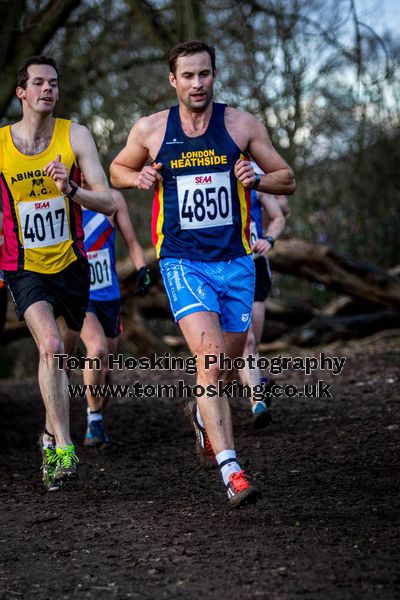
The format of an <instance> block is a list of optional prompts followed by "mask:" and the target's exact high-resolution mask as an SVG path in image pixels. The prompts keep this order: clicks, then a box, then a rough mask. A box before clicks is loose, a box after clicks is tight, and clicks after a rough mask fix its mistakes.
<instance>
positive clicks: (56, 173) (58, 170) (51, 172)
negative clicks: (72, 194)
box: [44, 154, 71, 194]
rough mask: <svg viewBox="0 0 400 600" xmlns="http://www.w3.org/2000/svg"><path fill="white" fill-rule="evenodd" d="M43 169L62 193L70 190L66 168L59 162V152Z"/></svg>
mask: <svg viewBox="0 0 400 600" xmlns="http://www.w3.org/2000/svg"><path fill="white" fill-rule="evenodd" d="M44 171H45V173H46V175H48V177H51V178H52V180H53V181H54V183H55V184H56V186H57V187H58V189H59V190H60V192H61V193H62V194H65V193H66V192H68V191H71V190H69V187H70V185H69V177H68V169H67V167H66V166H65V165H64V163H62V162H61V154H58V155H57V158H56V159H55V160H52V161H51V162H49V164H48V165H46V166H45V168H44Z"/></svg>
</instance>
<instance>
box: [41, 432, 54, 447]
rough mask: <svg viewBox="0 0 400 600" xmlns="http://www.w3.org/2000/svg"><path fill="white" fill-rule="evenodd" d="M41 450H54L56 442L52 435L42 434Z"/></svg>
mask: <svg viewBox="0 0 400 600" xmlns="http://www.w3.org/2000/svg"><path fill="white" fill-rule="evenodd" d="M42 444H43V448H55V447H56V440H55V438H54V436H53V435H49V434H48V433H44V434H43V437H42Z"/></svg>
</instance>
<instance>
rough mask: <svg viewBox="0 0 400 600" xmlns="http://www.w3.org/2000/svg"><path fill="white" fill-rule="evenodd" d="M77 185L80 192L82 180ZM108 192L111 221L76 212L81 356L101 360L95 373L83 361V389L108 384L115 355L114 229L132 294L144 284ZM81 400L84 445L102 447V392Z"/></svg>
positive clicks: (138, 251)
mask: <svg viewBox="0 0 400 600" xmlns="http://www.w3.org/2000/svg"><path fill="white" fill-rule="evenodd" d="M82 187H83V188H84V189H86V183H85V180H84V178H82ZM111 191H112V195H113V198H114V200H115V203H116V209H115V211H114V213H113V214H112V215H111V217H106V216H105V215H103V214H101V213H98V212H95V211H93V210H83V213H82V217H83V230H84V234H85V250H86V252H87V257H88V260H89V266H90V298H89V304H88V308H87V310H86V317H85V320H84V322H83V327H82V331H81V340H82V341H83V343H84V345H85V348H86V356H87V358H93V359H99V360H100V361H101V369H96V368H89V365H88V363H87V362H86V363H85V369H84V371H83V381H84V383H85V384H86V385H87V386H89V385H104V384H105V383H109V380H110V372H109V369H108V356H109V354H114V353H115V352H116V349H117V344H118V336H119V334H120V333H121V330H122V328H121V316H120V312H121V300H120V298H121V294H120V289H119V283H118V277H117V272H116V264H115V263H116V259H115V237H116V236H115V234H116V229H118V230H119V231H120V233H121V235H122V239H123V240H124V242H125V245H126V248H127V250H128V253H129V256H130V258H131V260H132V263H133V264H134V266H135V268H136V269H137V270H138V275H137V288H136V290H135V293H136V294H138V295H140V296H145V295H146V294H147V293H148V290H149V285H150V275H149V269H148V267H147V265H146V259H145V255H144V252H143V248H142V247H141V245H140V244H139V242H138V241H137V239H136V235H135V232H134V230H133V227H132V223H131V219H130V217H129V212H128V207H127V205H126V202H125V199H124V197H123V195H122V194H121V193H120V192H118V191H117V190H111ZM86 400H87V430H86V436H85V441H84V444H85V446H92V447H102V446H107V445H109V443H110V439H109V437H108V435H107V434H106V432H105V429H104V422H103V413H104V409H105V407H106V403H107V400H108V394H107V395H104V396H94V395H93V394H92V393H91V392H90V389H88V388H87V392H86Z"/></svg>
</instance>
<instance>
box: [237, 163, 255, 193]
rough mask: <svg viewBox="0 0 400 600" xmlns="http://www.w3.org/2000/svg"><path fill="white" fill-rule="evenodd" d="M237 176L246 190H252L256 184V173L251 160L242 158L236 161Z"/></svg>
mask: <svg viewBox="0 0 400 600" xmlns="http://www.w3.org/2000/svg"><path fill="white" fill-rule="evenodd" d="M235 175H236V177H237V178H238V179H239V181H241V182H242V184H243V187H245V188H252V187H253V185H254V184H255V182H256V173H255V171H254V169H253V167H252V166H251V164H250V161H249V160H243V159H242V158H240V159H239V160H237V161H236V164H235Z"/></svg>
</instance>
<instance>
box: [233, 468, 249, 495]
mask: <svg viewBox="0 0 400 600" xmlns="http://www.w3.org/2000/svg"><path fill="white" fill-rule="evenodd" d="M229 483H231V484H232V487H233V488H234V490H235V492H242V491H243V490H245V489H247V488H248V487H249V482H248V481H247V479H246V477H245V474H244V471H236V472H235V473H231V475H229Z"/></svg>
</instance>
